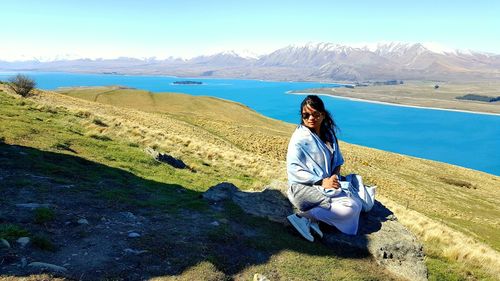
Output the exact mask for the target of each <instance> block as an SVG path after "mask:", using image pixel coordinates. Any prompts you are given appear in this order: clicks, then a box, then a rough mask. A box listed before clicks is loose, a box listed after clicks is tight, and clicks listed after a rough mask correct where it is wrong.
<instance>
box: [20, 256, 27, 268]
mask: <svg viewBox="0 0 500 281" xmlns="http://www.w3.org/2000/svg"><path fill="white" fill-rule="evenodd" d="M26 265H28V260H27V259H26V258H24V257H23V258H22V259H21V267H26Z"/></svg>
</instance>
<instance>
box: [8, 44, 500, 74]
mask: <svg viewBox="0 0 500 281" xmlns="http://www.w3.org/2000/svg"><path fill="white" fill-rule="evenodd" d="M17 69H19V70H50V71H56V70H58V71H75V72H77V71H84V72H119V73H130V74H138V73H145V74H147V73H154V74H168V75H180V76H182V75H186V76H216V77H241V78H254V79H279V80H332V81H336V80H337V81H338V80H352V81H362V80H381V79H477V78H480V79H498V78H500V55H497V54H491V53H482V52H475V51H470V50H465V51H464V50H456V49H451V48H447V47H444V46H442V45H439V44H436V43H403V42H379V43H372V44H352V45H345V44H333V43H325V42H320V43H307V44H303V45H290V46H286V47H284V48H281V49H278V50H275V51H274V52H271V53H269V54H267V55H260V56H259V55H256V54H254V53H252V52H250V51H248V50H246V51H224V52H219V53H216V54H212V55H204V56H198V57H194V58H191V59H181V58H174V57H167V58H165V59H157V58H155V57H151V58H117V59H76V58H75V55H68V54H67V55H62V56H56V57H54V58H52V60H49V59H48V58H36V59H32V60H29V61H25V62H2V61H0V70H17Z"/></svg>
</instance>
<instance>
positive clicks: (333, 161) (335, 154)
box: [286, 125, 344, 185]
mask: <svg viewBox="0 0 500 281" xmlns="http://www.w3.org/2000/svg"><path fill="white" fill-rule="evenodd" d="M328 133H329V134H330V136H331V138H330V139H332V140H333V144H332V147H333V149H330V148H328V147H327V146H326V144H325V143H324V142H323V141H322V140H321V139H320V138H319V136H318V135H316V134H314V133H313V132H311V130H309V129H308V128H307V127H306V126H304V125H299V126H298V127H297V129H295V132H294V133H293V134H292V137H291V139H290V143H289V144H288V151H287V155H286V164H287V173H288V183H289V185H292V184H293V183H298V184H305V185H313V184H314V183H315V182H317V181H319V180H322V179H324V178H327V177H330V176H332V175H333V171H334V170H335V168H336V167H337V166H339V165H342V164H343V163H344V158H343V157H342V153H341V152H340V149H339V145H338V142H337V140H336V138H335V137H334V135H333V132H332V131H330V132H328Z"/></svg>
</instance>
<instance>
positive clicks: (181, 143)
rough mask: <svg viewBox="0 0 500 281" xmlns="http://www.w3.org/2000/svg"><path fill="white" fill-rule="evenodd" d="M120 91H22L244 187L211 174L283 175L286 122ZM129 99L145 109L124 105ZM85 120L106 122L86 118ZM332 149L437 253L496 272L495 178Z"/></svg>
mask: <svg viewBox="0 0 500 281" xmlns="http://www.w3.org/2000/svg"><path fill="white" fill-rule="evenodd" d="M86 90H87V91H89V92H84V91H83V90H82V89H80V94H81V95H82V96H83V97H84V98H85V99H88V100H93V97H95V95H96V92H92V91H93V90H92V89H86ZM105 90H106V89H105V88H102V89H100V90H99V91H100V92H99V91H98V92H97V94H98V93H102V92H104V91H105ZM108 90H109V89H108ZM72 93H73V94H74V95H77V94H76V93H75V92H72ZM107 95H109V96H107ZM123 95H124V96H123V97H122V96H121V91H120V90H119V89H116V90H113V91H108V92H107V93H106V94H103V95H100V96H99V97H98V99H97V100H98V101H100V102H104V101H105V102H106V103H117V104H118V105H120V107H118V106H113V105H109V104H97V103H95V102H92V101H85V100H81V99H76V98H72V97H69V96H65V95H60V94H56V93H53V92H39V93H38V95H36V96H35V97H33V98H32V99H36V100H37V101H38V102H39V103H40V104H43V105H46V106H54V105H57V106H63V107H65V108H68V109H69V110H70V111H73V112H74V113H75V114H76V115H81V116H82V117H81V118H84V119H86V121H85V122H86V126H87V127H88V128H89V129H91V130H92V132H94V133H95V134H101V135H106V136H109V137H110V138H120V139H121V140H126V141H128V142H129V143H134V144H139V145H140V146H153V147H156V148H157V149H159V150H161V151H163V152H167V153H169V154H172V155H173V156H176V157H179V158H181V159H182V160H183V161H185V162H186V163H187V164H188V165H190V166H191V167H193V168H195V169H200V170H204V171H206V172H214V171H216V170H219V171H232V172H233V174H235V175H241V176H243V175H249V176H251V177H252V178H257V179H258V180H257V181H255V182H253V183H252V185H248V184H247V183H246V182H245V180H243V179H242V178H239V177H237V176H235V177H234V178H230V179H228V178H221V181H226V180H229V181H232V182H233V183H234V184H236V185H238V186H240V187H241V188H246V189H248V188H250V189H252V188H253V189H261V188H262V187H263V186H264V185H267V184H269V183H270V182H271V181H273V180H280V181H286V173H285V162H284V155H285V153H286V145H287V143H288V139H289V137H290V135H291V133H292V131H293V129H294V125H292V124H286V123H283V122H280V121H276V120H272V119H269V118H266V117H263V116H260V115H258V114H256V113H255V112H253V111H251V110H248V109H246V108H245V107H244V106H242V105H240V104H237V103H232V102H228V101H219V100H217V99H213V98H204V97H197V98H194V97H191V96H187V95H180V94H176V95H174V94H162V95H151V94H150V93H147V92H144V91H139V92H137V96H134V91H131V90H127V91H125V92H124V94H123ZM157 96H161V97H157ZM143 99H144V101H137V100H143ZM198 99H199V100H198ZM148 100H153V101H154V103H153V102H149V101H148ZM134 102H137V103H136V104H141V105H142V106H143V107H144V108H141V110H146V111H147V112H144V111H140V110H137V109H134V106H133V105H134ZM197 103H199V105H197ZM205 103H207V104H205ZM197 106H199V107H200V108H199V110H198V109H197ZM95 118H98V119H99V120H101V121H102V122H103V123H104V124H106V125H107V127H106V126H102V125H99V124H96V122H94V119H95ZM266 124H267V125H269V126H268V127H266ZM341 148H342V150H343V154H344V157H345V158H346V164H345V166H344V167H343V173H345V174H347V173H352V172H355V173H358V174H360V175H362V176H363V177H364V179H365V182H367V183H370V184H376V185H378V187H379V188H378V194H379V195H381V196H380V197H379V198H381V199H380V200H381V202H383V203H384V204H387V205H388V206H389V207H390V208H391V210H392V211H393V212H394V213H395V214H396V216H398V217H399V218H400V221H401V222H402V223H403V224H404V225H406V226H407V227H408V228H410V229H411V230H412V231H413V232H414V233H416V234H417V235H418V236H419V237H420V238H421V239H422V241H424V242H426V243H437V244H438V245H439V247H440V255H442V256H444V257H447V258H449V259H452V260H456V261H459V262H461V263H464V264H471V265H473V266H476V267H478V268H482V269H484V270H485V271H487V272H490V273H492V274H498V271H497V269H498V268H500V267H499V266H498V265H499V264H498V262H499V258H498V250H499V249H500V196H499V195H498V187H500V178H499V177H497V176H493V175H490V174H486V173H482V172H478V171H474V170H470V169H466V168H461V167H457V166H452V165H447V164H443V163H439V162H435V161H430V160H423V159H418V158H414V157H408V156H403V155H399V154H395V153H389V152H385V151H380V150H376V149H370V148H366V147H361V146H357V145H351V144H347V143H343V142H341ZM214 173H215V172H214ZM223 174H224V173H221V175H223ZM496 276H497V275H496Z"/></svg>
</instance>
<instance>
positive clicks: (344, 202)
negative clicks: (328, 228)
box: [304, 193, 362, 235]
mask: <svg viewBox="0 0 500 281" xmlns="http://www.w3.org/2000/svg"><path fill="white" fill-rule="evenodd" d="M331 200H332V201H331V204H330V208H324V207H314V208H312V209H311V210H309V211H308V212H305V213H304V215H305V216H307V217H310V218H313V219H316V220H319V221H322V222H324V223H327V224H329V225H333V226H335V227H336V228H338V229H339V230H340V231H341V232H343V233H345V234H348V235H356V233H357V232H358V223H359V214H360V212H361V209H362V205H361V204H360V202H358V200H354V199H352V198H351V197H348V196H347V195H346V194H345V193H342V194H341V195H339V196H337V197H334V198H332V199H331Z"/></svg>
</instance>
